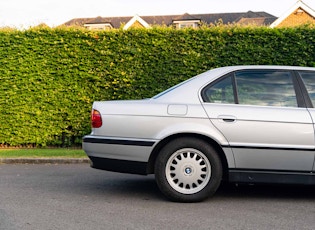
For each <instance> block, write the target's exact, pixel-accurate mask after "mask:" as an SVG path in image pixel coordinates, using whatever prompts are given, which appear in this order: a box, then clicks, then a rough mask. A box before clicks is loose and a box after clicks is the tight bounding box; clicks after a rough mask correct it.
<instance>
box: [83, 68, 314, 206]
mask: <svg viewBox="0 0 315 230" xmlns="http://www.w3.org/2000/svg"><path fill="white" fill-rule="evenodd" d="M314 106H315V68H308V67H292V66H230V67H222V68H217V69H213V70H210V71H207V72H205V73H203V74H200V75H197V76H195V77H193V78H191V79H189V80H187V81H185V82H183V83H181V84H179V85H176V86H174V87H172V88H170V89H168V90H166V91H165V92H162V93H160V94H158V95H156V96H154V97H153V98H150V99H145V100H128V101H98V102H94V103H93V107H92V114H91V122H92V132H91V134H90V135H87V136H85V137H84V138H83V149H84V150H85V152H86V153H87V155H88V156H89V158H90V159H91V162H92V163H91V164H92V165H91V166H92V167H93V168H97V169H104V170H109V171H116V172H123V173H136V174H143V175H147V174H155V179H156V182H157V184H158V187H159V188H160V190H161V192H162V193H163V194H164V195H165V196H166V197H167V198H169V199H170V200H173V201H179V202H197V201H201V200H204V199H206V198H207V197H209V196H212V195H213V194H214V193H215V192H216V190H217V189H218V187H219V186H220V183H221V182H222V181H223V180H225V181H229V182H234V183H291V184H305V185H307V184H315V166H314V158H315V138H314V137H315V135H314V133H315V132H314V127H315V126H314V125H315V109H314Z"/></svg>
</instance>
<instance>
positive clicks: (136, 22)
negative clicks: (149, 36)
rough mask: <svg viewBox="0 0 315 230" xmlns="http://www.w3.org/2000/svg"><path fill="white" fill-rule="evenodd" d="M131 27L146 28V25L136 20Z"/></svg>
mask: <svg viewBox="0 0 315 230" xmlns="http://www.w3.org/2000/svg"><path fill="white" fill-rule="evenodd" d="M130 28H144V26H143V25H142V24H141V23H140V22H138V21H135V22H134V23H133V24H132V25H131V26H130Z"/></svg>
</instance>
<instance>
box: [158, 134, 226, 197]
mask: <svg viewBox="0 0 315 230" xmlns="http://www.w3.org/2000/svg"><path fill="white" fill-rule="evenodd" d="M155 176H156V181H157V184H158V186H159V188H160V190H161V191H162V192H163V193H164V194H165V195H166V196H167V197H168V198H170V199H171V200H174V201H181V202H196V201H201V200H203V199H205V198H207V197H208V196H211V195H213V194H214V193H215V191H216V190H217V188H218V187H219V185H220V182H221V178H222V165H221V162H220V158H219V156H218V154H217V153H216V151H215V150H214V149H213V148H212V147H211V146H210V145H208V144H207V143H205V142H204V141H202V140H199V139H195V138H179V139H176V140H174V141H172V142H170V143H168V144H167V145H166V146H165V147H164V148H163V149H162V150H161V152H160V154H159V156H158V158H157V160H156V164H155Z"/></svg>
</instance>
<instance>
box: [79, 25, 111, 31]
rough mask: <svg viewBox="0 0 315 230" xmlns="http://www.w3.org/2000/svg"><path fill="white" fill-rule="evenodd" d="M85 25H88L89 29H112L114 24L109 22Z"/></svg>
mask: <svg viewBox="0 0 315 230" xmlns="http://www.w3.org/2000/svg"><path fill="white" fill-rule="evenodd" d="M84 27H86V28H87V29H89V30H110V29H112V28H113V27H112V25H111V24H109V23H104V24H85V25H84Z"/></svg>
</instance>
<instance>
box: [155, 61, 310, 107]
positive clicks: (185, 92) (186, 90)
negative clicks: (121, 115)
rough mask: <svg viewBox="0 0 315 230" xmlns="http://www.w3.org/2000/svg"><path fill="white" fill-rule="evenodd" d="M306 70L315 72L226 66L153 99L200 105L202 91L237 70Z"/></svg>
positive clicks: (193, 78)
mask: <svg viewBox="0 0 315 230" xmlns="http://www.w3.org/2000/svg"><path fill="white" fill-rule="evenodd" d="M251 69H252V70H255V69H256V70H257V69H264V70H268V69H269V70H304V71H315V68H313V67H301V66H278V65H240V66H226V67H220V68H215V69H212V70H208V71H206V72H204V73H201V74H199V75H197V76H195V77H192V78H190V79H188V80H186V81H184V82H182V83H180V84H178V85H176V86H173V87H172V88H170V89H168V90H166V91H164V92H162V93H160V94H158V95H156V96H155V97H153V99H156V100H157V101H160V102H169V103H179V104H181V103H184V104H186V103H187V104H189V103H198V102H200V90H201V89H202V88H203V87H204V86H206V85H207V84H209V83H210V82H212V81H214V80H216V79H217V78H220V77H222V76H224V75H225V74H227V73H230V72H234V71H237V70H251Z"/></svg>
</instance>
